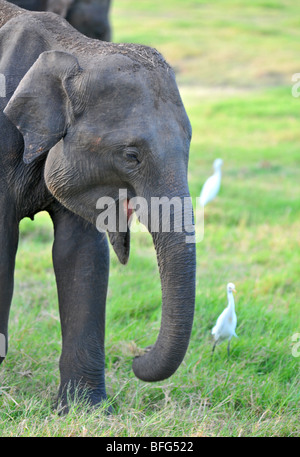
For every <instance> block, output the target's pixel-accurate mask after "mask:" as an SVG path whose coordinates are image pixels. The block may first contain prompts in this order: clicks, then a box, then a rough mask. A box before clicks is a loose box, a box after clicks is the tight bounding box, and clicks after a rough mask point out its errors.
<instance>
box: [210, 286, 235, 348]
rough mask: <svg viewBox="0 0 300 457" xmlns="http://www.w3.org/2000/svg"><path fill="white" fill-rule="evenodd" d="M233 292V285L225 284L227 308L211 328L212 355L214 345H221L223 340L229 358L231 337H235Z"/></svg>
mask: <svg viewBox="0 0 300 457" xmlns="http://www.w3.org/2000/svg"><path fill="white" fill-rule="evenodd" d="M233 292H236V290H235V285H234V284H233V283H232V282H230V283H228V284H227V297H228V306H227V307H226V308H225V309H224V311H223V312H222V313H221V314H220V316H219V317H218V319H217V322H216V325H215V326H214V327H213V329H212V331H211V333H212V335H213V337H214V340H215V342H214V345H213V349H212V355H213V353H214V350H215V347H216V345H217V344H219V343H222V341H224V340H227V341H228V346H227V353H228V357H229V351H230V341H231V338H232V337H233V336H236V337H237V334H236V333H235V328H236V323H237V318H236V314H235V306H234V298H233Z"/></svg>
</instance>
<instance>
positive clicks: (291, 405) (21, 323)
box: [0, 0, 300, 437]
mask: <svg viewBox="0 0 300 457" xmlns="http://www.w3.org/2000/svg"><path fill="white" fill-rule="evenodd" d="M298 9H299V7H298V5H297V2H294V1H293V0H282V1H281V2H277V1H275V0H252V1H251V2H250V1H248V2H245V1H242V0H222V1H217V0H214V1H212V2H208V1H202V0H187V1H185V2H182V1H181V0H165V1H163V2H161V1H160V2H158V1H155V0H152V1H150V0H143V1H142V2H141V1H137V0H114V2H113V9H112V13H111V20H112V24H113V33H114V35H113V39H114V40H115V41H118V42H120V41H127V42H138V43H143V44H148V45H151V46H154V47H156V48H157V49H158V50H159V51H161V52H162V53H163V55H164V56H165V57H166V59H167V60H168V61H169V62H170V63H171V64H172V65H173V66H174V68H175V70H176V73H177V80H178V84H179V87H180V89H181V93H182V97H183V100H184V103H185V106H186V109H187V112H188V114H189V117H190V120H191V123H192V127H193V140H192V145H191V151H190V166H189V183H190V191H191V195H192V196H193V198H194V201H195V198H196V197H197V196H198V195H199V192H200V190H201V187H202V184H203V182H204V181H205V179H206V178H207V176H209V174H210V173H211V171H212V162H213V160H214V159H215V158H216V157H222V158H223V160H224V167H223V171H224V173H223V181H222V188H221V192H220V194H219V196H218V197H217V199H216V200H215V201H214V202H212V203H211V204H210V205H208V206H207V208H206V218H205V233H204V239H203V241H202V242H201V243H199V244H198V245H197V291H196V312H195V321H194V326H193V332H192V338H191V343H190V346H189V349H188V352H187V355H186V357H185V360H184V362H183V364H182V365H181V367H180V368H179V370H178V371H177V372H176V374H174V375H173V376H172V377H171V378H170V379H168V380H166V381H164V382H161V383H156V384H146V383H143V382H141V381H139V380H137V379H136V378H135V377H134V375H133V372H132V370H131V361H132V358H133V355H134V353H135V351H136V348H137V347H145V346H147V345H149V344H151V343H153V342H154V341H155V339H156V337H157V333H158V329H159V325H160V310H161V291H160V282H159V275H158V269H157V265H156V257H155V252H154V249H153V247H152V242H151V239H150V236H149V235H148V234H145V233H136V234H134V236H132V248H131V256H130V261H129V264H128V265H127V266H126V267H124V266H122V265H120V264H119V263H118V261H117V259H116V257H115V255H114V253H113V252H112V254H111V273H110V283H109V292H108V302H107V326H106V382H107V391H108V394H109V397H110V399H111V401H112V404H113V408H114V411H115V414H114V415H112V416H109V417H107V416H105V415H103V414H102V413H101V411H100V412H99V411H98V412H93V413H92V414H87V413H86V412H85V410H84V409H82V408H79V406H78V405H74V408H73V409H72V410H71V412H70V414H69V415H68V416H66V417H58V416H57V414H56V413H55V411H53V409H52V404H53V401H54V400H55V396H56V393H57V388H58V382H59V372H58V358H59V355H60V347H61V336H60V324H59V316H58V305H57V297H56V288H55V281H54V275H53V269H52V263H51V246H52V227H51V223H50V219H49V217H48V216H47V215H46V214H45V213H41V214H39V215H38V216H37V217H36V220H35V221H34V222H32V221H30V220H29V219H25V220H24V221H22V223H21V238H20V248H19V251H18V257H17V265H16V281H15V294H14V299H13V304H12V310H11V318H10V327H9V330H10V350H9V353H8V356H7V359H6V360H5V362H4V363H3V365H2V367H1V369H0V436H175V437H179V436H299V423H300V420H299V419H300V416H299V406H300V378H299V374H300V373H299V363H300V349H299V348H298V350H296V343H295V342H293V341H292V338H293V335H295V334H297V333H300V304H299V296H300V281H299V278H300V198H299V197H300V154H299V150H300V129H299V125H300V124H299V122H300V120H299V113H300V98H299V99H298V98H293V97H292V95H291V85H292V83H291V77H292V74H293V73H297V72H300V59H299V41H300V16H299V11H298ZM229 281H232V282H234V283H235V285H236V288H237V291H238V293H237V295H236V312H237V317H238V325H237V330H236V331H237V334H238V337H239V338H238V339H234V340H233V341H232V345H231V348H232V352H231V357H230V359H229V360H227V353H226V345H221V346H219V347H217V349H216V351H215V355H214V359H213V361H212V362H211V360H210V354H211V348H212V341H211V335H210V331H211V328H212V326H213V325H214V323H215V320H216V318H217V316H218V315H219V313H220V312H221V311H222V309H223V308H224V306H225V305H226V283H227V282H229Z"/></svg>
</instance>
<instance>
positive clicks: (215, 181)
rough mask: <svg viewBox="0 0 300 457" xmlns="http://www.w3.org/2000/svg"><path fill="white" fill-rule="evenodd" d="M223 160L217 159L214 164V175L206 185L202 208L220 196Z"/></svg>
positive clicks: (201, 194) (201, 199) (201, 195)
mask: <svg viewBox="0 0 300 457" xmlns="http://www.w3.org/2000/svg"><path fill="white" fill-rule="evenodd" d="M222 165H223V160H222V159H216V160H215V161H214V163H213V167H214V174H213V175H211V176H210V177H209V178H208V179H207V180H206V181H205V183H204V185H203V187H202V190H201V193H200V198H199V202H200V205H201V206H203V207H204V206H205V205H206V204H207V203H208V202H210V201H211V200H213V199H214V198H215V197H216V195H217V194H218V192H219V190H220V187H221V178H222V171H221V168H222Z"/></svg>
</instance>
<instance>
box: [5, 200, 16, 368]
mask: <svg viewBox="0 0 300 457" xmlns="http://www.w3.org/2000/svg"><path fill="white" fill-rule="evenodd" d="M0 201H1V206H0V208H1V219H0V363H1V362H3V360H4V358H5V355H6V352H7V341H8V330H7V329H8V318H9V310H10V304H11V300H12V295H13V287H14V268H15V257H16V252H17V247H18V238H19V223H18V221H17V218H16V213H15V210H14V206H13V205H12V202H11V201H7V200H6V199H5V198H3V197H2V198H1V200H0Z"/></svg>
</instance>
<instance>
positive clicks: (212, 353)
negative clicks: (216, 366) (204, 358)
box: [210, 341, 217, 360]
mask: <svg viewBox="0 0 300 457" xmlns="http://www.w3.org/2000/svg"><path fill="white" fill-rule="evenodd" d="M216 345H217V341H215V342H214V345H213V348H212V351H211V356H210V360H212V358H213V355H214V350H215V347H216Z"/></svg>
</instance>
